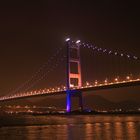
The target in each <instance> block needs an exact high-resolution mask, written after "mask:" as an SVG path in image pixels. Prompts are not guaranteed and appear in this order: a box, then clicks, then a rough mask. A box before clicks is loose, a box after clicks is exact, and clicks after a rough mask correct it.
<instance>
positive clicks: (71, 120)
mask: <svg viewBox="0 0 140 140" xmlns="http://www.w3.org/2000/svg"><path fill="white" fill-rule="evenodd" d="M0 118H1V119H0V140H84V139H85V140H140V116H138V115H79V116H78V115H76V116H74V115H72V116H10V117H0Z"/></svg>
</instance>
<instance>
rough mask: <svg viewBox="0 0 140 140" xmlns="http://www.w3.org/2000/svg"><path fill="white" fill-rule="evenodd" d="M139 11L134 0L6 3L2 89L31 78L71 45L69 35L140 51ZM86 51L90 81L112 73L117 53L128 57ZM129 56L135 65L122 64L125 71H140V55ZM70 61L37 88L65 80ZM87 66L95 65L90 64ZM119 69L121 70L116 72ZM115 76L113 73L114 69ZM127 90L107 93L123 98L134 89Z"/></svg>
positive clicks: (0, 49) (1, 20) (0, 39)
mask: <svg viewBox="0 0 140 140" xmlns="http://www.w3.org/2000/svg"><path fill="white" fill-rule="evenodd" d="M139 15H140V10H139V6H138V4H137V3H134V2H133V3H132V2H131V3H129V2H128V1H125V2H122V1H111V0H103V1H99V0H98V1H94V2H93V0H92V1H90V0H83V1H80V0H76V1H74V0H73V1H72V0H71V1H67V0H60V1H56V0H49V1H47V0H46V1H43V0H42V1H41V0H40V1H38V2H35V1H30V2H29V1H28V2H26V1H23V2H14V1H12V2H11V3H1V4H0V66H1V67H0V95H6V94H9V93H10V92H11V91H13V90H14V89H16V88H17V87H19V86H20V85H21V84H22V83H24V82H26V81H27V80H28V79H30V78H31V77H32V75H33V74H34V73H36V71H38V69H39V68H40V67H41V66H42V65H43V64H44V63H45V62H47V61H48V60H49V58H50V57H51V56H52V55H53V54H54V53H56V51H57V50H58V48H60V47H62V48H63V49H64V48H65V42H64V40H65V39H66V38H67V37H71V38H72V39H74V40H77V39H80V40H82V41H84V42H87V43H91V44H92V43H93V44H96V45H97V46H99V47H102V48H107V49H111V50H118V51H122V52H125V53H130V54H133V55H136V56H138V57H140V35H139V34H140V26H139V25H140V16H139ZM62 53H64V52H62ZM81 55H82V56H83V57H82V67H83V71H82V72H83V73H84V74H83V75H82V76H83V81H84V82H85V81H86V80H89V81H91V80H92V79H94V80H95V79H96V78H97V79H99V80H102V79H104V78H106V77H107V76H108V75H109V74H110V72H111V71H112V69H111V68H110V67H113V63H114V62H113V61H112V60H110V59H114V61H115V62H116V63H117V62H118V61H119V63H120V64H121V63H122V64H125V63H126V61H125V60H121V59H120V58H118V59H117V60H116V58H114V57H113V56H111V57H109V56H106V57H107V58H106V60H105V57H104V55H102V54H99V55H97V53H95V55H93V53H91V51H89V52H88V51H85V50H82V52H81ZM92 56H93V57H92ZM95 56H97V57H95ZM59 57H60V56H59ZM56 59H59V58H57V57H56ZM96 59H97V61H96ZM53 61H56V60H53ZM91 61H94V62H93V63H94V64H96V66H95V65H94V64H90V63H89V62H91ZM86 62H87V63H86ZM129 62H130V63H131V65H128V66H127V67H128V68H130V71H129V70H124V69H123V68H121V72H122V71H123V72H124V71H127V72H126V74H127V73H134V74H135V75H138V74H139V76H140V73H139V72H140V61H137V62H135V61H134V60H132V61H131V60H130V61H127V63H129ZM97 63H98V64H97ZM99 63H100V64H101V66H99ZM108 63H109V65H108V66H107V67H108V70H107V71H105V69H106V66H105V64H108ZM52 65H53V62H52V63H50V64H49V67H51V66H52ZM65 65H66V64H65V62H62V63H60V66H59V67H58V68H56V69H55V70H54V72H52V73H50V74H49V75H48V78H45V79H44V80H42V81H40V82H39V83H38V84H37V85H35V86H34V87H33V88H32V89H39V88H43V87H49V86H52V87H53V86H57V85H60V84H65V80H66V79H65ZM85 66H87V67H88V69H89V70H86V69H84V67H85ZM102 66H103V67H102ZM97 67H98V68H97ZM116 67H117V66H116ZM132 68H134V69H132ZM138 68H139V69H138ZM46 69H47V68H46ZM46 69H44V71H43V72H45V70H46ZM95 69H96V70H95ZM116 69H117V68H116ZM115 71H116V70H115ZM100 73H101V74H100ZM124 73H125V72H124ZM92 74H93V75H92ZM114 75H115V76H116V75H118V74H117V73H116V72H114ZM92 77H94V78H92ZM110 77H113V73H112V74H111V75H110ZM131 90H132V91H133V98H134V99H135V100H137V101H138V100H139V99H140V95H138V93H139V88H137V89H135V90H133V89H131ZM126 91H127V89H126V90H125V91H123V90H122V93H123V92H125V95H115V94H113V93H110V94H108V95H107V98H109V96H110V98H111V97H113V98H115V97H116V98H118V99H119V98H123V99H125V98H126V99H130V98H132V93H131V92H130V91H129V94H126ZM112 92H113V91H112Z"/></svg>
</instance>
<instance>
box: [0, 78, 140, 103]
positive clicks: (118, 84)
mask: <svg viewBox="0 0 140 140" xmlns="http://www.w3.org/2000/svg"><path fill="white" fill-rule="evenodd" d="M132 86H140V79H137V80H131V81H122V82H115V83H106V84H98V85H94V86H93V85H88V86H84V87H81V88H80V89H77V88H73V89H71V90H78V91H82V92H88V91H97V90H107V89H113V88H122V87H132ZM62 94H63V95H64V94H66V90H60V91H53V92H46V93H36V94H32V95H24V96H16V97H10V98H8V97H7V98H5V99H2V98H3V97H0V102H6V101H12V100H19V99H26V98H33V97H39V96H55V95H62ZM5 97H6V96H5Z"/></svg>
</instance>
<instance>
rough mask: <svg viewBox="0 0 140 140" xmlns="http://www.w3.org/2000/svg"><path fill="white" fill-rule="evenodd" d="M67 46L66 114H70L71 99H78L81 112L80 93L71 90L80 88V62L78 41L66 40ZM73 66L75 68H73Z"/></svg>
mask: <svg viewBox="0 0 140 140" xmlns="http://www.w3.org/2000/svg"><path fill="white" fill-rule="evenodd" d="M66 45H67V90H66V94H67V100H66V101H67V106H66V110H67V113H70V112H71V97H78V98H79V107H80V109H81V111H82V110H83V102H82V93H81V92H80V91H78V90H75V89H73V88H74V87H75V88H80V87H81V86H82V78H81V61H80V40H77V41H76V42H74V41H71V40H70V38H67V39H66ZM74 66H75V67H74ZM74 68H75V69H74Z"/></svg>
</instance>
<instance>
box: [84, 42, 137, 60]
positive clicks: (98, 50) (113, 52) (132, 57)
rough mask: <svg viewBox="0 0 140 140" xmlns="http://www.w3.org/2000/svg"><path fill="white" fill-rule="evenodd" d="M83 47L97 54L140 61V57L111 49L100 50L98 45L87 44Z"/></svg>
mask: <svg viewBox="0 0 140 140" xmlns="http://www.w3.org/2000/svg"><path fill="white" fill-rule="evenodd" d="M81 47H83V48H88V49H92V50H93V51H97V52H100V53H104V54H108V55H114V56H120V57H126V58H128V59H133V60H139V57H137V56H135V55H130V54H126V53H120V52H118V51H115V50H110V49H106V48H100V47H98V46H96V45H91V44H87V43H81Z"/></svg>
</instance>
